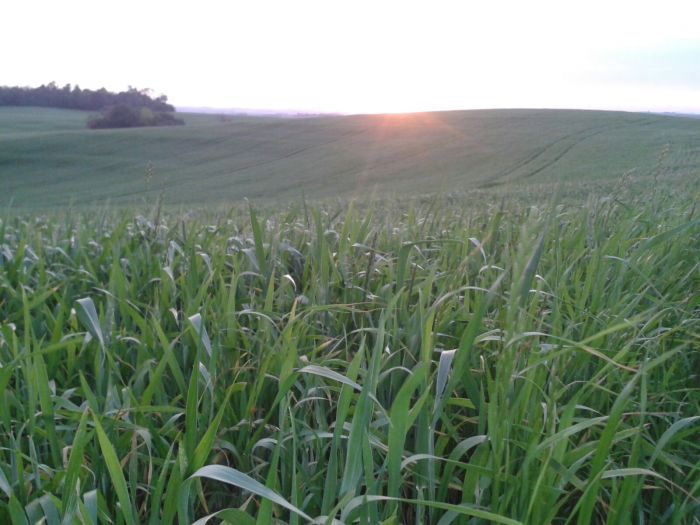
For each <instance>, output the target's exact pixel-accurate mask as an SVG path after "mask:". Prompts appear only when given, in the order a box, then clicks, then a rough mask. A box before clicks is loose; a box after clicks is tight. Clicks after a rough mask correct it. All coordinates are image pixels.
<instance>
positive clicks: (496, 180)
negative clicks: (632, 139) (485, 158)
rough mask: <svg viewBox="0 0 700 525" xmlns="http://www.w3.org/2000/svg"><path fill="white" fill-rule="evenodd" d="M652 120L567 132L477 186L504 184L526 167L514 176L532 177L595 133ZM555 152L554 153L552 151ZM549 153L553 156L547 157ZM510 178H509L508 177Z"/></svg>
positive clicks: (646, 122) (642, 124)
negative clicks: (522, 171)
mask: <svg viewBox="0 0 700 525" xmlns="http://www.w3.org/2000/svg"><path fill="white" fill-rule="evenodd" d="M652 122H653V120H652V119H648V118H641V119H638V120H634V121H631V122H626V123H624V124H605V125H602V126H590V127H587V128H584V129H582V130H580V131H577V132H575V133H568V134H566V135H564V136H562V137H559V138H558V139H556V140H554V141H552V142H550V143H549V144H546V145H544V146H542V147H540V148H537V149H536V150H535V151H534V152H533V153H532V154H530V155H529V156H528V157H526V158H525V159H523V160H521V161H519V162H517V163H516V164H514V165H513V166H511V167H510V168H507V169H506V170H504V171H502V172H500V173H499V174H497V175H496V176H495V177H493V178H491V179H490V180H487V181H484V182H483V183H482V184H480V185H479V186H478V187H479V188H488V187H493V186H498V185H501V184H505V183H506V182H508V180H503V179H508V177H509V176H510V175H513V174H515V173H517V172H518V171H520V170H523V169H526V170H527V171H525V172H524V173H522V174H519V175H517V176H516V177H515V178H517V179H528V178H531V177H534V176H535V175H537V174H539V173H542V172H543V171H544V170H546V169H547V168H549V167H551V166H553V165H554V164H556V163H557V162H559V161H560V160H561V159H562V157H564V156H565V155H566V154H567V153H569V152H570V151H571V150H572V149H574V148H575V147H576V146H578V145H579V144H581V143H582V142H584V141H586V140H588V139H590V138H592V137H595V136H596V135H600V134H601V133H606V132H608V131H613V130H616V129H621V128H627V127H630V126H645V125H649V124H651V123H652ZM562 145H564V146H563V148H561V149H560V150H559V151H557V149H558V148H559V147H560V146H562ZM554 152H556V153H554ZM550 154H552V155H553V156H551V157H549V158H547V157H548V156H549V155H550ZM542 159H546V160H544V161H543V162H542V163H540V161H541V160H542ZM533 164H535V165H536V164H539V165H538V166H533ZM509 180H510V179H509Z"/></svg>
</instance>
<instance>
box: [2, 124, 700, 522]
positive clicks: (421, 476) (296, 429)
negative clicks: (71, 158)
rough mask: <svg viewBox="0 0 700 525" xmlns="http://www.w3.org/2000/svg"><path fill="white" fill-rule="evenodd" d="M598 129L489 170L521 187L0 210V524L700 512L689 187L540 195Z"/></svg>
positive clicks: (688, 515)
mask: <svg viewBox="0 0 700 525" xmlns="http://www.w3.org/2000/svg"><path fill="white" fill-rule="evenodd" d="M367 118H369V117H367ZM372 118H375V117H372ZM376 118H379V117H376ZM596 118H597V117H596ZM625 118H627V117H625ZM629 118H632V117H629ZM634 118H635V119H637V118H647V119H648V120H649V124H648V125H649V126H650V127H654V126H657V125H660V124H656V123H655V122H661V121H663V120H664V118H662V117H652V116H650V117H639V116H635V117H634ZM593 120H596V119H595V118H594V119H593ZM679 121H680V122H685V121H681V120H679ZM260 122H262V120H261V121H260ZM301 122H302V121H294V122H292V123H291V124H289V125H290V126H301V125H302V123H301ZM303 122H304V124H303V125H309V124H308V123H309V122H311V120H308V121H303ZM317 122H319V123H320V122H323V121H322V120H319V121H317ZM350 122H356V123H357V124H352V125H351V128H352V129H355V128H353V127H352V126H355V125H356V126H357V130H356V133H357V134H358V135H354V138H350V139H347V138H346V139H345V140H357V141H360V140H364V139H362V138H361V137H362V135H361V134H362V129H363V125H362V124H361V122H362V120H361V119H359V118H358V119H357V120H350ZM697 124H698V123H697V122H695V123H694V125H695V126H697ZM226 125H227V124H225V123H222V124H216V125H212V127H211V130H217V129H218V128H217V126H226ZM251 125H252V124H251ZM255 125H258V124H255ZM260 125H261V126H262V124H260ZM277 125H278V124H265V126H277ZM606 125H608V124H604V123H600V122H595V123H594V122H591V123H587V124H585V125H582V126H581V130H580V131H578V132H575V133H574V134H570V135H568V136H566V137H563V138H559V139H556V140H551V141H550V142H549V143H546V144H541V145H540V146H535V145H534V144H533V145H532V146H531V147H530V146H528V147H527V148H524V149H526V150H527V151H528V152H529V153H527V152H524V153H523V156H522V158H521V159H520V160H519V161H518V162H519V164H518V165H517V166H515V165H514V163H513V162H512V161H510V160H509V161H507V162H506V161H505V160H503V162H502V161H501V159H496V160H493V161H492V162H493V163H494V164H493V166H494V170H497V171H499V173H501V178H502V179H503V181H508V180H510V179H511V178H517V177H519V176H526V175H532V176H531V177H529V178H530V179H532V181H531V182H530V183H528V185H524V184H520V185H515V184H499V185H498V186H497V187H492V188H490V189H483V190H477V191H470V192H452V193H450V194H445V195H442V196H439V197H430V198H418V197H412V198H408V197H406V198H398V197H396V198H391V199H384V200H376V199H374V200H373V199H369V198H368V199H361V200H357V201H351V200H347V201H334V202H332V203H324V202H323V201H315V202H314V203H308V204H307V203H305V202H303V201H301V199H297V201H298V204H295V202H296V201H292V202H287V203H286V204H284V205H280V204H279V203H278V204H277V205H276V206H275V207H274V208H273V207H266V205H264V204H259V205H253V206H250V207H244V206H236V207H225V208H224V207H222V208H220V209H209V210H208V211H196V210H195V211H193V212H188V213H184V212H177V211H175V210H173V209H170V208H167V207H165V208H161V207H160V206H154V207H153V208H152V209H146V208H139V210H130V209H111V210H106V211H105V210H102V211H93V212H92V213H87V212H84V211H80V210H77V211H76V210H73V211H70V210H68V209H65V210H63V211H56V212H51V213H39V212H33V213H29V212H22V213H17V212H14V211H7V212H6V213H5V216H4V217H3V218H2V222H1V223H0V244H1V246H0V363H1V366H0V395H2V399H1V400H0V522H2V523H19V524H24V523H46V524H49V525H53V524H59V523H66V524H74V523H117V524H127V525H132V524H136V523H149V524H158V523H192V522H195V521H196V522H197V523H199V524H203V523H206V522H207V521H209V522H210V523H230V524H255V523H258V524H269V523H279V524H282V523H289V524H296V525H301V524H304V523H322V524H336V525H338V524H355V523H357V524H380V523H381V524H387V525H388V524H414V523H416V524H417V523H422V524H438V525H448V524H461V525H473V524H486V523H502V524H516V523H529V524H545V523H556V524H565V523H580V524H584V525H585V524H593V523H607V524H611V525H612V524H626V523H650V524H651V523H654V524H685V523H698V522H699V521H700V445H699V444H698V443H700V439H698V436H699V435H700V415H699V414H700V390H699V388H698V387H699V385H700V378H699V377H698V370H700V354H699V353H698V348H699V347H700V266H699V265H700V219H699V218H698V211H697V209H696V206H697V202H698V199H699V198H700V191H699V186H698V179H697V170H695V175H683V173H679V170H677V169H666V168H668V165H667V164H664V162H666V159H668V158H669V155H671V156H672V155H673V154H672V153H670V154H667V155H666V157H664V156H663V154H660V152H659V151H658V150H657V151H654V159H658V160H655V161H654V162H652V163H651V165H650V166H649V165H647V164H645V166H647V167H646V168H645V169H646V170H647V171H648V172H649V174H651V175H653V176H654V177H655V178H651V177H640V178H637V177H635V176H630V174H627V175H626V176H625V177H624V178H610V177H608V179H607V180H606V181H605V182H602V183H601V184H600V185H592V184H591V185H584V184H577V183H576V181H575V179H571V180H570V181H569V183H568V184H565V185H563V186H562V187H561V188H560V190H559V191H560V194H556V193H553V192H554V185H551V184H539V185H538V184H536V183H535V181H536V180H537V179H538V177H545V175H546V173H547V170H548V169H551V166H553V164H548V163H550V161H552V160H553V159H554V160H555V161H556V162H557V163H560V162H564V160H565V159H567V155H573V154H574V153H575V152H576V150H577V148H583V147H588V146H590V147H592V146H593V141H597V140H601V141H604V137H605V133H608V131H604V130H601V129H599V128H600V127H601V126H603V127H604V126H606ZM686 125H687V126H691V124H682V126H686ZM280 126H281V125H280ZM319 126H320V124H319ZM567 126H568V124H567ZM596 126H598V127H596ZM186 128H187V126H185V127H184V128H183V129H178V130H155V131H154V130H150V131H148V137H150V139H148V140H153V141H154V143H158V142H159V141H168V140H175V139H174V137H176V136H177V135H176V134H177V133H181V132H184V130H185V129H186ZM207 129H209V128H206V129H204V130H203V131H202V133H203V134H206V132H207ZM279 129H281V128H279ZM634 129H635V128H630V130H631V131H630V133H634ZM270 132H271V131H270ZM79 133H80V134H83V133H87V132H83V131H80V132H79ZM135 133H136V134H140V133H145V132H144V131H141V130H137V131H136V132H135ZM216 133H218V132H216ZM216 133H215V132H214V131H212V134H213V136H214V135H216ZM275 133H277V132H275ZM280 133H281V131H280ZM317 133H319V135H322V136H324V137H326V138H325V139H324V140H326V141H327V142H329V143H332V141H333V140H335V139H336V138H337V137H335V135H333V134H330V135H329V134H328V133H326V131H324V129H323V127H322V126H321V127H320V128H319V129H318V130H317ZM387 133H391V132H390V131H387ZM445 133H447V134H449V133H451V131H449V130H446V131H445ZM662 135H663V136H662V137H660V138H658V140H659V141H660V144H665V143H667V142H669V140H668V135H667V134H663V133H662ZM66 136H67V135H66ZM81 136H82V135H81ZM105 136H106V137H109V140H110V141H113V140H131V139H127V138H125V137H127V134H125V133H121V132H119V133H117V132H107V133H106V134H105ZM139 136H140V135H139ZM216 136H218V135H216ZM295 136H296V135H295V134H294V132H292V131H290V134H289V138H288V143H285V142H281V143H280V144H286V145H285V146H284V148H287V149H288V150H289V151H290V152H292V151H296V149H298V148H302V147H304V146H301V145H293V144H292V143H293V142H294V141H295V140H296V138H295ZM540 136H541V135H540ZM644 136H645V137H647V135H644ZM85 137H88V135H87V134H86V135H85ZM93 137H98V138H93ZM99 137H101V135H94V136H93V135H89V138H86V139H85V142H80V145H78V144H77V143H76V145H75V148H87V149H85V151H88V150H90V148H106V147H108V146H107V142H105V143H104V144H103V143H102V142H100V141H101V140H102V139H101V138H99ZM143 137H146V135H143ZM8 140H18V141H21V139H19V138H9V139H8V138H6V137H5V136H3V138H2V140H1V141H0V145H1V146H0V147H2V148H6V147H7V141H8ZM42 140H46V143H45V144H44V146H42V147H45V148H49V149H48V151H52V150H51V149H50V146H49V144H54V145H55V148H56V152H57V153H56V155H59V153H58V152H59V151H62V153H61V155H63V154H65V155H69V154H70V153H68V152H65V151H64V150H62V149H61V146H60V144H59V143H58V142H57V141H58V138H57V137H56V136H54V135H52V134H50V133H49V134H47V135H46V138H45V139H42ZM202 140H204V139H202ZM211 140H212V141H214V140H215V139H214V138H212V139H211ZM338 140H340V139H338ZM387 140H389V139H387ZM397 140H398V139H397ZM410 140H411V138H410V133H409V134H407V135H406V136H403V135H402V138H401V141H407V143H408V142H410ZM650 140H651V139H650ZM654 140H656V139H654ZM582 141H583V144H581V142H582ZM545 142H546V141H545ZM110 143H111V142H110ZM586 143H588V146H585V144H586ZM23 144H24V145H23V146H22V147H25V148H28V149H30V148H31V147H33V146H32V142H31V141H30V140H27V141H25V142H23ZM213 144H214V142H212V143H211V144H210V145H209V146H207V147H215V146H214V145H213ZM674 144H676V143H674ZM149 147H151V146H149ZM250 147H251V148H252V150H254V148H255V146H254V145H251V146H250ZM276 147H277V146H276ZM326 147H327V148H332V147H333V146H331V145H327V146H326ZM436 147H438V146H436ZM439 147H443V148H449V147H451V146H450V145H449V144H447V143H443V144H441V145H440V146H439ZM673 147H674V146H671V147H670V150H669V151H677V150H674V149H673ZM339 148H340V147H339ZM601 148H602V146H601ZM687 148H690V149H687V155H688V156H687V162H688V163H691V164H692V163H694V162H697V157H696V156H694V155H695V153H692V152H691V150H692V145H690V143H688V144H687ZM287 149H285V150H284V151H287ZM243 150H245V148H243V149H242V153H241V155H248V154H250V155H252V156H253V157H254V156H255V155H253V153H252V152H251V153H244V152H243ZM343 151H344V150H343V149H342V148H340V149H339V150H338V151H336V153H337V158H338V162H342V160H341V159H342V155H343ZM593 151H599V152H601V151H602V152H603V153H604V150H601V149H597V148H593ZM684 151H686V150H684ZM83 154H84V153H80V155H83ZM279 154H280V155H283V154H284V152H282V151H280V152H279ZM300 154H301V153H300ZM309 154H310V153H309ZM388 154H389V153H387V152H386V151H378V152H377V153H376V155H377V158H379V157H380V156H382V155H388ZM581 154H583V153H581ZM618 154H619V155H620V157H621V158H625V155H626V153H625V151H622V150H621V151H618ZM182 155H185V156H186V155H187V153H186V152H183V153H182ZM208 155H209V154H208ZM475 155H476V154H475ZM605 155H607V154H605ZM605 155H603V156H604V157H605ZM47 158H51V157H50V156H49V157H47ZM104 158H105V157H104V156H100V157H99V159H100V160H99V162H103V160H104ZM678 158H680V157H678ZM684 158H685V157H684ZM506 160H507V159H506ZM593 160H595V159H593ZM638 160H639V159H637V160H635V162H637V161H638ZM181 161H182V158H181V157H177V158H176V159H175V160H174V162H181ZM4 162H5V163H7V160H5V161H4ZM27 162H28V161H27ZM96 162H97V161H96ZM212 162H214V161H212ZM251 162H255V160H254V159H253V160H251ZM376 162H378V163H379V161H378V160H377V161H376ZM415 162H416V170H423V169H424V168H423V167H422V166H421V165H420V159H415ZM501 162H502V165H501V164H499V165H498V166H496V164H498V163H501ZM572 162H573V159H572ZM600 162H604V159H601V160H600ZM630 162H632V161H630ZM679 163H680V161H679V162H678V163H675V164H674V165H676V166H677V165H679ZM573 164H575V163H573ZM573 164H572V165H573ZM287 166H291V171H290V173H294V168H293V166H294V165H293V164H287ZM659 166H661V167H659ZM90 169H92V168H90ZM105 169H107V168H105ZM227 169H228V168H227ZM572 169H574V168H572ZM580 169H583V167H580ZM588 169H589V170H590V173H592V174H593V175H596V173H595V167H593V168H592V167H591V166H590V165H589V166H588ZM684 169H686V168H684ZM688 169H690V168H688ZM86 170H88V168H86ZM538 170H539V171H538ZM40 171H41V170H40V168H39V167H37V171H36V173H39V172H40ZM681 171H682V170H681ZM10 173H12V172H10ZM66 173H67V172H66ZM95 173H96V175H95V176H96V177H101V176H103V175H102V173H107V171H105V172H100V171H99V170H97V171H96V172H95ZM222 173H224V171H223V168H222ZM47 176H48V175H47ZM596 176H597V175H596ZM12 177H13V175H10V179H12ZM66 177H68V175H66ZM601 178H602V179H604V178H605V177H601ZM12 180H14V179H12ZM78 180H79V178H77V179H76V181H78ZM474 180H476V179H474ZM494 180H495V181H500V180H501V179H491V181H492V182H494ZM195 182H196V181H192V182H191V183H192V184H194V183H195ZM543 182H545V183H546V182H547V179H544V181H543ZM3 183H5V180H3ZM77 183H78V182H76V184H77ZM14 184H15V186H14V187H15V188H16V189H17V195H18V197H19V196H20V195H26V196H28V195H30V192H31V189H22V186H21V184H22V183H21V181H20V180H19V178H17V179H16V180H15V182H14ZM67 184H68V183H67ZM115 184H116V183H115ZM85 191H88V190H87V189H86V190H85ZM203 191H204V190H203ZM23 192H24V193H23ZM45 195H46V196H47V197H46V199H48V200H51V199H53V193H52V192H46V193H45ZM27 198H29V197H27ZM48 200H47V202H48ZM27 202H28V201H27ZM52 202H53V201H52Z"/></svg>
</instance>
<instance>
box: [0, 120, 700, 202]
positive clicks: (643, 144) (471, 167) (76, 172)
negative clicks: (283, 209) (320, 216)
mask: <svg viewBox="0 0 700 525" xmlns="http://www.w3.org/2000/svg"><path fill="white" fill-rule="evenodd" d="M86 116H87V114H86V113H83V112H79V111H70V110H55V109H41V108H0V174H1V177H2V186H3V191H2V192H1V194H0V205H6V204H7V203H9V202H10V201H11V200H13V202H14V205H15V206H18V207H46V206H60V205H62V204H66V203H69V202H74V203H76V204H96V203H100V202H104V201H105V200H109V201H110V202H112V203H117V204H118V203H129V202H132V203H134V202H135V203H137V202H142V201H143V200H144V199H150V198H153V197H155V196H156V195H157V194H159V193H161V192H164V193H165V198H166V201H167V202H169V203H171V204H178V203H184V204H197V203H222V202H228V201H232V200H237V199H241V198H243V197H249V198H255V199H266V198H277V197H281V198H298V197H299V196H300V195H301V194H302V192H304V193H305V194H306V195H309V196H312V197H326V196H336V195H342V196H351V195H355V194H358V193H365V192H369V191H374V190H377V191H383V192H384V191H385V192H391V193H397V194H404V193H412V192H430V191H437V190H451V189H469V188H485V187H493V186H497V185H502V184H504V183H508V182H513V181H518V182H520V181H533V182H549V181H557V180H563V181H587V180H601V179H605V178H610V177H620V176H621V175H623V174H625V173H632V174H633V175H635V176H641V177H643V176H651V175H655V174H663V175H686V174H689V173H697V172H699V171H700V145H699V144H700V141H699V140H698V139H699V138H700V121H697V120H693V119H685V118H677V117H671V116H664V115H654V114H635V113H620V112H598V111H573V110H480V111H454V112H441V113H423V114H409V115H357V116H328V117H314V118H308V119H284V118H275V117H238V116H236V117H226V118H223V117H219V116H215V115H197V114H189V115H184V117H185V119H186V121H187V124H188V125H187V126H183V127H179V128H157V129H154V128H151V129H127V130H103V131H91V130H86V129H84V125H85V124H84V123H85V118H86Z"/></svg>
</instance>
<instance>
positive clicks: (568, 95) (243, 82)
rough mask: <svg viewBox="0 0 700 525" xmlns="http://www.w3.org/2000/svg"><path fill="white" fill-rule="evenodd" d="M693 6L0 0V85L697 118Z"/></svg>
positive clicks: (301, 107)
mask: <svg viewBox="0 0 700 525" xmlns="http://www.w3.org/2000/svg"><path fill="white" fill-rule="evenodd" d="M698 20H700V1H698V0H665V1H663V2H662V1H661V0H657V1H653V2H651V1H649V2H647V1H645V0H636V1H628V0H605V1H599V0H588V1H583V0H559V1H538V0H530V1H525V0H522V1H506V0H500V1H499V0H479V1H471V0H462V1H440V0H430V1H424V2H411V1H410V0H404V1H400V2H395V1H390V0H386V1H382V0H373V1H364V0H353V1H349V0H345V1H342V2H340V1H334V0H324V1H306V0H296V1H289V0H288V1H266V0H248V1H238V0H229V1H224V0H220V1H212V0H198V1H197V2H184V1H179V0H171V1H169V2H161V1H159V0H150V1H139V2H136V1H133V0H120V1H114V0H89V1H88V0H62V1H55V0H50V1H45V0H3V1H2V2H0V21H2V24H1V27H2V29H1V30H0V85H22V86H38V85H40V84H42V83H48V82H51V81H55V82H56V83H57V84H59V85H60V86H63V85H65V84H67V83H70V84H73V85H75V84H78V85H80V86H81V87H82V88H92V89H95V88H99V87H103V86H104V87H106V88H107V89H110V90H122V89H125V88H126V87H127V86H134V87H137V88H151V89H152V90H154V92H155V93H156V94H166V95H167V96H168V99H169V101H170V102H171V103H173V104H175V105H176V106H188V107H216V108H260V109H263V108H265V109H277V110H298V111H314V112H315V111H332V112H346V113H377V112H407V111H429V110H447V109H477V108H513V107H549V108H581V109H620V110H631V111H673V112H695V113H700V23H699V22H698Z"/></svg>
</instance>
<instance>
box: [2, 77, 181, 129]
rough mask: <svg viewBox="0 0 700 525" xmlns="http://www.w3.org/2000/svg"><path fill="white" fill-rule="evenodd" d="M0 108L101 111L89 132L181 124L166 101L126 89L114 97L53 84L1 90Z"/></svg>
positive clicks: (90, 120)
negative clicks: (32, 107) (21, 107)
mask: <svg viewBox="0 0 700 525" xmlns="http://www.w3.org/2000/svg"><path fill="white" fill-rule="evenodd" d="M0 106H40V107H49V108H60V109H79V110H86V111H100V112H101V113H100V114H98V115H91V116H90V117H89V118H88V121H87V125H88V127H90V128H132V127H141V126H172V125H177V124H184V123H185V122H184V121H183V120H182V119H178V118H176V117H175V116H173V115H172V113H173V112H174V111H175V107H174V106H173V105H171V104H168V97H166V96H165V95H160V96H158V97H153V96H152V95H151V91H150V90H148V89H136V88H134V87H131V86H130V87H129V89H127V90H126V91H120V92H119V93H113V92H111V91H107V90H106V89H105V88H100V89H96V90H93V89H81V88H80V86H71V85H70V84H66V85H65V86H63V87H58V86H57V85H56V83H55V82H50V83H49V84H43V85H41V86H39V87H36V88H32V87H20V86H0Z"/></svg>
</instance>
